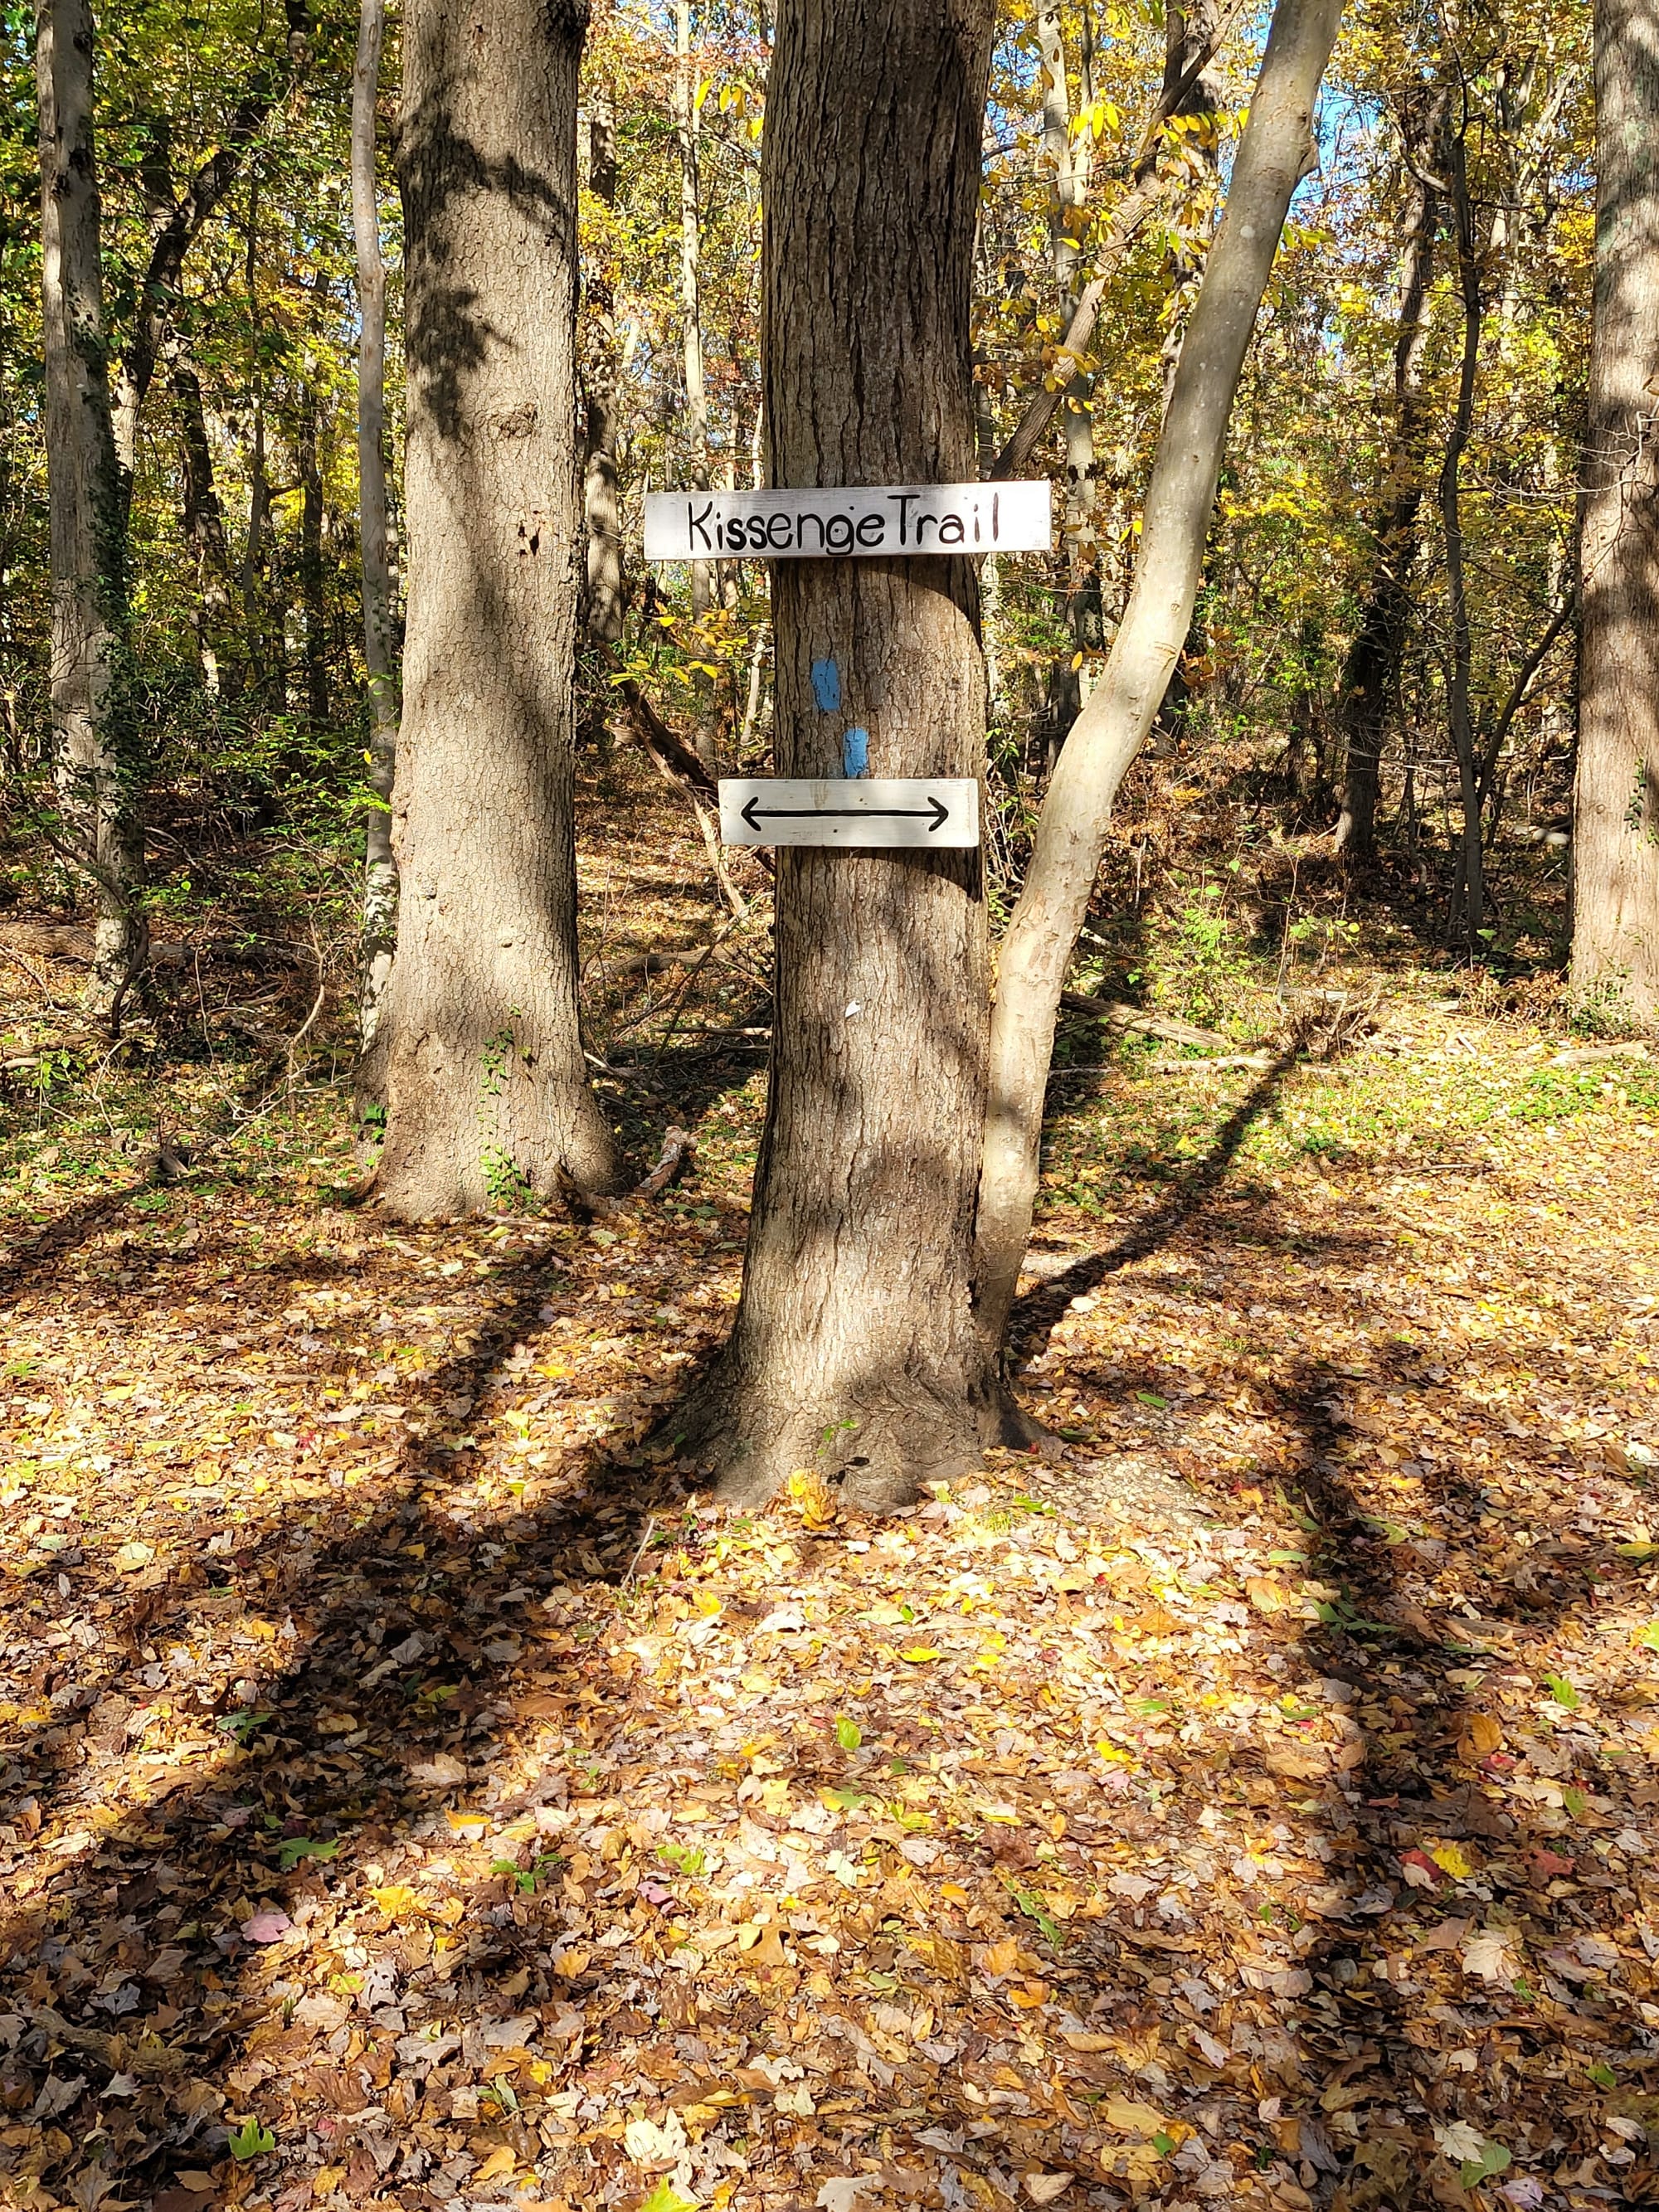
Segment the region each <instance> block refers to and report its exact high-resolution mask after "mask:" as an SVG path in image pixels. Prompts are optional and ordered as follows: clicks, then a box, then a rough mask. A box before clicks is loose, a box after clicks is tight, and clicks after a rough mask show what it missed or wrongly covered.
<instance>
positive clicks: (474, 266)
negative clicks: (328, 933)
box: [379, 0, 612, 1219]
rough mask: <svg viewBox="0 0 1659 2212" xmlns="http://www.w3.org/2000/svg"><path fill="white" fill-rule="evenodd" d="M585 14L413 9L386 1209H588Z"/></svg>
mask: <svg viewBox="0 0 1659 2212" xmlns="http://www.w3.org/2000/svg"><path fill="white" fill-rule="evenodd" d="M585 28H586V8H585V7H584V6H582V5H581V4H580V0H491V4H488V5H486V4H485V0H466V4H464V5H460V6H456V5H453V4H451V0H412V4H411V5H410V7H409V8H408V9H407V11H406V14H405V16H404V33H403V42H404V101H403V125H402V129H401V131H400V134H399V145H398V166H399V173H400V179H401V183H402V188H403V197H404V232H405V237H406V240H407V245H406V264H405V276H404V287H405V297H406V301H407V307H406V316H407V337H406V346H407V350H408V357H409V398H408V408H409V436H408V447H407V463H406V484H407V489H406V495H405V496H406V501H407V512H408V522H409V611H408V625H407V639H406V643H405V647H404V718H403V726H402V730H401V732H400V735H399V740H398V777H397V785H396V789H395V793H394V796H393V801H392V815H393V836H394V840H395V845H396V851H397V857H398V872H399V876H400V878H401V882H402V896H401V898H400V900H399V902H398V945H397V954H396V957H395V959H394V961H393V963H392V975H391V979H390V981H389V983H388V985H387V987H386V994H385V999H384V1001H383V1007H382V1016H381V1033H382V1037H383V1040H384V1048H385V1053H386V1061H385V1067H386V1086H385V1096H386V1116H387V1121H386V1147H385V1150H384V1152H382V1155H381V1159H380V1171H379V1173H380V1189H381V1192H382V1194H383V1197H384V1200H385V1202H386V1206H387V1207H388V1209H389V1210H391V1211H392V1212H396V1213H399V1214H402V1215H404V1217H405V1218H417V1219H434V1218H450V1217H453V1216H455V1215H458V1214H463V1213H467V1212H478V1211H481V1210H483V1209H486V1208H500V1207H501V1206H504V1205H507V1204H508V1203H510V1202H511V1201H512V1200H513V1199H514V1198H515V1197H517V1196H520V1195H522V1194H525V1193H526V1192H536V1193H539V1194H545V1195H555V1194H558V1193H559V1191H560V1190H561V1188H562V1187H563V1185H564V1184H565V1183H566V1182H574V1183H575V1184H577V1185H579V1186H580V1187H581V1188H585V1189H596V1188H603V1187H604V1186H605V1184H607V1183H608V1182H609V1181H610V1179H611V1173H612V1147H611V1134H610V1132H609V1130H608V1128H607V1127H606V1125H605V1121H604V1120H603V1119H602V1117H601V1115H600V1114H599V1109H598V1106H597V1104H596V1103H595V1101H594V1099H593V1097H592V1093H591V1091H589V1089H588V1087H587V1083H586V1074H585V1071H584V1066H583V1060H582V1047H581V1037H580V1029H579V1025H578V1014H577V962H576V934H575V896H576V877H575V848H574V829H573V789H574V737H573V729H572V722H573V716H574V666H575V658H574V656H575V642H576V621H577V611H578V606H579V602H580V570H579V564H580V560H581V558H582V550H583V540H584V532H583V527H582V520H581V503H580V489H579V485H578V481H577V457H576V441H575V423H576V361H575V346H576V331H575V297H576V76H577V68H578V64H579V62H580V56H581V47H582V37H583V33H584V30H585Z"/></svg>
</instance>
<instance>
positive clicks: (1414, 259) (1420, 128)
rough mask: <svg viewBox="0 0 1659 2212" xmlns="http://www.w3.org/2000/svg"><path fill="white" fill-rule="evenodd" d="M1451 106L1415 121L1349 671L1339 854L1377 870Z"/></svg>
mask: <svg viewBox="0 0 1659 2212" xmlns="http://www.w3.org/2000/svg"><path fill="white" fill-rule="evenodd" d="M1446 101H1447V94H1446V89H1445V88H1444V87H1443V86H1436V87H1435V88H1433V90H1432V91H1431V94H1429V95H1428V96H1427V97H1426V98H1425V99H1420V100H1419V102H1418V103H1417V106H1416V107H1415V110H1414V111H1413V114H1412V115H1411V117H1410V118H1408V135H1407V156H1408V160H1409V161H1410V165H1411V171H1412V176H1413V184H1412V191H1411V197H1410V198H1409V200H1408V203H1407V210H1408V220H1409V225H1410V227H1409V229H1408V231H1407V239H1406V254H1405V260H1404V263H1403V264H1402V267H1401V283H1400V313H1399V322H1398V326H1397V332H1396V336H1395V349H1394V410H1393V420H1392V423H1391V426H1390V450H1389V456H1388V467H1387V473H1386V475H1385V477H1384V479H1383V486H1382V490H1381V504H1380V507H1379V509H1378V513H1377V519H1376V528H1375V532H1374V545H1375V550H1374V552H1373V555H1372V561H1371V570H1370V578H1369V580H1368V582H1367V584H1366V586H1365V590H1364V598H1363V599H1362V601H1361V604H1360V611H1359V620H1358V623H1357V624H1356V625H1355V629H1354V634H1353V639H1352V643H1351V644H1350V645H1349V647H1348V652H1347V656H1346V660H1345V661H1344V664H1343V669H1342V679H1341V685H1340V712H1341V716H1342V727H1343V734H1344V740H1345V755H1344V761H1343V769H1342V811H1341V815H1340V819H1339V820H1338V823H1337V827H1336V849H1337V850H1338V852H1340V853H1346V854H1349V855H1350V857H1351V858H1352V859H1353V860H1369V859H1370V857H1371V854H1373V853H1374V852H1375V850H1376V802H1377V796H1378V793H1379V792H1380V790H1381V788H1382V762H1383V735H1384V732H1385V731H1386V730H1387V727H1388V717H1389V702H1390V701H1391V699H1392V698H1393V696H1394V692H1395V685H1396V684H1397V682H1398V680H1399V673H1400V660H1401V654H1402V653H1404V651H1405V649H1406V639H1407V635H1408V633H1409V630H1410V626H1411V612H1412V601H1411V568H1412V562H1413V557H1414V556H1415V554H1416V550H1417V518H1418V513H1419V509H1420V508H1421V507H1422V504H1423V459H1424V448H1425V438H1426V432H1427V427H1428V426H1427V421H1426V410H1425V407H1424V404H1423V401H1424V395H1423V380H1424V368H1425V357H1426V354H1427V345H1428V335H1429V322H1428V302H1429V286H1430V283H1431V280H1432V277H1433V275H1434V252H1435V243H1436V238H1437V233H1438V231H1439V228H1440V199H1439V195H1438V194H1437V192H1435V191H1433V190H1432V188H1431V186H1430V185H1427V184H1425V182H1423V180H1422V172H1424V171H1425V170H1428V171H1432V170H1434V169H1436V168H1437V167H1438V166H1439V163H1440V161H1441V160H1442V159H1443V151H1444V145H1443V142H1444V136H1445V121H1446Z"/></svg>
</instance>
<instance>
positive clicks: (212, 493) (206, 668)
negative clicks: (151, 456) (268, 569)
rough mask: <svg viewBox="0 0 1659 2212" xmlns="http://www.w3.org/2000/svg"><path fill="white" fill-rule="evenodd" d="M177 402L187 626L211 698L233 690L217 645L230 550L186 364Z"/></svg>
mask: <svg viewBox="0 0 1659 2212" xmlns="http://www.w3.org/2000/svg"><path fill="white" fill-rule="evenodd" d="M173 398H175V399H176V400H177V402H178V404H179V449H180V454H181V458H182V459H183V463H184V469H183V479H184V515H183V520H184V526H185V544H187V545H188V546H189V548H190V550H191V554H192V556H194V558H195V562H196V605H195V608H194V610H193V611H192V613H191V628H192V629H194V631H195V632H196V650H197V654H198V655H199V656H200V659H201V663H202V680H203V682H204V684H205V685H206V687H207V690H208V695H209V696H210V698H214V699H217V698H218V697H220V696H221V695H222V694H223V693H228V692H234V690H235V688H236V687H235V684H234V680H231V679H230V674H229V671H228V670H227V668H226V666H225V665H224V659H223V658H222V653H221V647H222V646H223V645H224V643H225V642H226V640H227V638H228V634H229V629H230V620H231V602H230V549H229V547H228V545H227V544H226V542H225V517H224V510H223V509H222V507H221V506H220V504H219V492H218V487H217V486H216V483H214V480H213V449H212V447H210V445H209V443H208V433H207V416H206V413H205V410H204V408H203V405H202V380H201V379H200V377H198V376H197V374H196V371H195V370H194V369H193V368H191V367H190V365H189V363H188V362H179V364H178V366H177V367H176V368H174V370H173Z"/></svg>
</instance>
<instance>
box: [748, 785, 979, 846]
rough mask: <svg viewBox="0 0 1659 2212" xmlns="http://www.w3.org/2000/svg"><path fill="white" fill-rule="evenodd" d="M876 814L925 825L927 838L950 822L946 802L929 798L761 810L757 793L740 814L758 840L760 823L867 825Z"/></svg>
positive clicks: (773, 807) (949, 811) (769, 807)
mask: <svg viewBox="0 0 1659 2212" xmlns="http://www.w3.org/2000/svg"><path fill="white" fill-rule="evenodd" d="M878 814H887V815H896V816H901V817H903V818H904V819H905V820H907V821H915V822H926V823H927V829H928V833H929V835H930V836H931V835H932V833H933V831H934V830H936V829H943V828H944V827H945V823H947V822H948V821H949V820H950V818H951V810H950V808H949V807H948V806H947V805H945V801H944V800H943V799H934V798H932V797H930V798H929V799H928V801H927V805H926V806H763V805H761V803H760V793H758V792H757V793H755V796H754V797H753V798H752V799H750V801H749V803H748V805H746V806H745V807H744V810H743V818H744V821H745V822H746V823H748V824H749V827H750V829H752V830H754V831H755V833H756V835H757V836H758V835H759V834H760V826H761V823H763V821H774V822H781V821H785V820H789V821H800V820H807V821H812V822H823V821H842V822H867V821H868V820H869V819H870V818H871V817H872V816H873V815H878Z"/></svg>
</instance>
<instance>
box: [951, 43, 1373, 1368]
mask: <svg viewBox="0 0 1659 2212" xmlns="http://www.w3.org/2000/svg"><path fill="white" fill-rule="evenodd" d="M1340 14H1341V0H1279V7H1278V9H1277V10H1276V11H1275V14H1274V16H1273V29H1272V32H1271V33H1270V34H1269V37H1268V40H1267V52H1266V54H1265V56H1264V57H1263V58H1262V64H1261V77H1260V80H1259V82H1258V83H1257V85H1256V89H1255V99H1254V100H1252V102H1251V104H1250V115H1249V123H1248V125H1246V127H1245V131H1244V136H1243V140H1242V141H1241V143H1240V145H1239V149H1238V154H1237V159H1236V161H1235V162H1234V165H1233V173H1232V183H1231V190H1230V191H1229V192H1228V195H1227V206H1226V212H1225V216H1224V217H1223V220H1222V224H1221V228H1220V230H1219V232H1218V235H1217V238H1216V241H1215V244H1214V245H1213V246H1212V248H1211V250H1210V254H1209V259H1208V263H1207V264H1206V269H1205V273H1204V281H1203V284H1202V287H1201V289H1200V293H1199V296H1198V301H1197V303H1196V305H1195V306H1194V309H1193V313H1192V316H1191V319H1190V320H1189V321H1188V326H1187V333H1186V338H1185V342H1184V343H1183V344H1182V350H1181V361H1180V365H1179V367H1178V368H1177V370H1176V380H1175V386H1174V390H1173V392H1171V395H1170V406H1169V410H1168V412H1167V414H1166V415H1165V417H1164V430H1163V435H1161V437H1160V438H1159V440H1158V458H1157V460H1156V461H1155V463H1154V464H1153V468H1152V482H1151V483H1150V484H1149V485H1148V487H1147V491H1146V512H1145V514H1144V517H1143V520H1142V525H1141V536H1140V550H1139V557H1138V559H1137V561H1136V563H1135V578H1134V585H1133V590H1132V591H1131V592H1130V595H1129V604H1128V605H1127V608H1126V609H1125V611H1124V615H1123V620H1122V623H1121V624H1120V626H1119V629H1118V631H1117V635H1116V636H1115V639H1114V640H1113V642H1112V650H1111V654H1110V657H1109V659H1108V661H1107V664H1106V669H1105V673H1104V674H1103V677H1102V678H1101V680H1100V683H1099V684H1098V686H1097V689H1096V690H1095V692H1094V695H1093V696H1092V697H1091V700H1090V702H1089V703H1088V705H1087V706H1086V707H1085V708H1084V710H1083V712H1082V714H1080V715H1079V717H1078V720H1077V722H1076V724H1075V725H1074V726H1073V731H1072V734H1071V736H1070V738H1068V739H1067V741H1066V750H1064V752H1062V753H1061V755H1060V760H1059V763H1058V764H1057V766H1056V768H1055V771H1054V781H1053V782H1052V784H1051V785H1050V787H1049V789H1048V797H1047V799H1046V800H1045V802H1044V805H1043V809H1042V817H1041V818H1040V820H1039V822H1038V824H1037V832H1036V844H1035V847H1034V849H1033V852H1032V855H1031V862H1030V868H1029V869H1028V871H1027V873H1026V878H1025V884H1024V890H1022V892H1021V894H1020V897H1019V902H1018V905H1017V906H1016V908H1015V909H1014V913H1013V917H1012V921H1010V923H1009V926H1008V932H1007V934H1006V937H1005V938H1004V939H1003V942H1002V948H1001V952H1000V957H999V959H998V963H997V965H998V982H997V1003H996V1011H995V1013H994V1017H993V1022H992V1030H991V1066H990V1099H989V1105H988V1109H987V1120H986V1141H985V1164H984V1173H983V1178H982V1181H981V1192H980V1210H979V1239H980V1304H979V1310H980V1316H981V1326H982V1327H983V1328H984V1330H985V1333H986V1336H987V1342H988V1343H989V1344H990V1345H991V1346H993V1347H998V1346H1000V1344H1001V1340H1002V1337H1003V1334H1004V1332H1005V1330H1006V1326H1007V1321H1008V1316H1009V1313H1010V1310H1011V1309H1012V1304H1013V1297H1014V1289H1015V1285H1016V1283H1017V1281H1018V1275H1019V1268H1020V1262H1021V1261H1022V1259H1023V1258H1024V1252H1025V1244H1026V1239H1027V1237H1029V1236H1030V1226H1031V1212H1032V1207H1033V1206H1034V1204H1035V1202H1036V1188H1037V1167H1038V1153H1039V1146H1040V1144H1041V1140H1042V1109H1043V1098H1044V1092H1045V1090H1046V1087H1047V1079H1048V1061H1049V1056H1050V1054H1051V1052H1052V1050H1053V1046H1054V1021H1055V1018H1056V1015H1057V1013H1058V1012H1059V1007H1060V990H1061V988H1062V987H1063V985H1064V983H1065V980H1066V969H1067V967H1068V966H1069V964H1070V963H1071V958H1072V955H1073V951H1074V949H1075V947H1076V944H1077V936H1078V932H1079V929H1080V928H1081V927H1082V926H1083V920H1084V916H1085V914H1086V913H1087V911H1088V904H1089V895H1090V892H1091V890H1092V889H1093V886H1094V881H1095V876H1096V872H1097V870H1098V868H1099V866H1100V859H1101V854H1102V853H1103V851H1104V849H1105V844H1106V836H1107V830H1108V826H1109V822H1110V819H1111V810H1112V802H1113V800H1114V799H1115V797H1116V795H1117V790H1118V787H1119V785H1120V784H1121V781H1122V780H1123V777H1124V775H1125V774H1126V772H1127V769H1128V767H1129V764H1130V763H1131V762H1132V761H1133V758H1134V757H1135V755H1136V754H1137V753H1138V752H1139V750H1140V748H1141V746H1142V744H1144V743H1145V742H1146V735H1147V732H1149V731H1150V729H1151V728H1152V723H1153V720H1154V719H1155V718H1156V716H1157V714H1158V705H1159V702H1161V700H1162V699H1163V697H1164V691H1165V689H1166V688H1167V686H1168V684H1169V680H1170V672H1171V671H1172V670H1173V669H1174V667H1175V665H1176V659H1177V658H1178V656H1179V654H1180V653H1181V649H1182V643H1183V641H1184V640H1185V638H1186V635H1187V629H1188V623H1189V622H1190V621H1191V618H1192V611H1193V602H1194V598H1195V597H1196V594H1197V590H1198V580H1199V575H1200V570H1201V568H1202V565H1203V559H1204V548H1205V543H1206V538H1207V537H1208V534H1209V524H1210V514H1211V510H1212V507H1213V505H1214V502H1215V490H1216V483H1217V479H1218V476H1219V473H1220V469H1221V456H1222V451H1223V447H1224V446H1225V440H1226V435H1227V422H1228V417H1229V416H1230V415H1231V410H1232V402H1233V395H1234V393H1235V392H1236V391H1237V388H1238V379H1239V374H1240V372H1241V371H1242V369H1243V364H1244V356H1245V352H1246V349H1248V347H1249V341H1250V335H1251V332H1252V331H1253V330H1254V328H1255V318H1256V315H1257V313H1258V311H1259V309H1260V307H1261V298H1262V295H1263V293H1264V292H1265V290H1266V289H1267V279H1268V276H1269V275H1270V274H1271V273H1272V270H1273V256H1274V253H1275V252H1276V250H1277V248H1278V245H1279V233H1280V231H1281V230H1282V228H1283V227H1284V222H1285V210H1287V209H1288V207H1289V205H1290V202H1291V194H1292V192H1294V191H1295V190H1296V187H1297V184H1298V183H1299V182H1300V180H1301V179H1302V178H1303V177H1304V175H1305V174H1306V173H1307V170H1308V167H1309V166H1310V163H1311V161H1313V159H1314V158H1315V156H1314V148H1313V141H1312V137H1311V135H1310V125H1311V121H1312V116H1313V107H1314V101H1315V99H1316V95H1317V93H1318V89H1319V81H1320V78H1321V76H1322V74H1323V72H1324V67H1325V63H1326V61H1327V59H1328V57H1329V54H1330V50H1331V43H1332V41H1333V40H1334V37H1335V35H1336V26H1337V21H1338V19H1339V17H1340Z"/></svg>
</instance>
